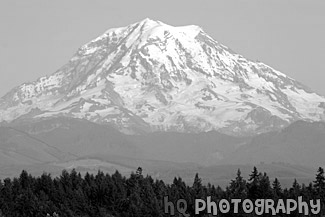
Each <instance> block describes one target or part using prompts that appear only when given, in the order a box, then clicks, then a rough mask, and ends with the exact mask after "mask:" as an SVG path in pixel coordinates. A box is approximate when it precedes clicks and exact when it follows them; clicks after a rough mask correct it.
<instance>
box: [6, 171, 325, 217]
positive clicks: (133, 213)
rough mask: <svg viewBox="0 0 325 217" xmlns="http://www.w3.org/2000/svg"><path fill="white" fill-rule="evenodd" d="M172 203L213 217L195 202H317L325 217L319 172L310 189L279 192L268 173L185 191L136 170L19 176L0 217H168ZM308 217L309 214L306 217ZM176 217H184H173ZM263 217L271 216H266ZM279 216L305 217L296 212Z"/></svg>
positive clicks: (10, 184)
mask: <svg viewBox="0 0 325 217" xmlns="http://www.w3.org/2000/svg"><path fill="white" fill-rule="evenodd" d="M166 196H168V200H169V201H171V202H174V203H175V204H176V202H177V201H178V200H179V199H183V200H185V201H187V203H188V207H187V213H188V214H189V216H212V215H211V214H207V213H206V212H201V213H200V214H199V215H195V209H194V207H195V205H194V200H195V199H196V198H202V199H205V198H206V197H208V196H211V198H212V199H213V200H214V201H220V200H221V199H229V200H230V199H232V198H238V199H245V198H249V199H251V200H252V201H254V200H257V199H264V198H265V199H273V200H274V201H277V200H279V199H287V198H291V199H297V198H298V197H301V196H302V197H303V199H304V201H309V200H314V199H320V201H321V212H320V213H319V214H318V215H315V216H324V213H325V210H324V202H325V176H324V169H323V168H321V167H320V168H319V169H318V171H317V172H316V175H315V180H314V181H313V182H311V183H310V184H309V185H305V184H299V183H298V182H297V180H294V181H293V183H292V186H291V187H290V188H282V187H281V183H280V182H279V180H278V179H277V178H275V179H274V180H270V178H269V177H268V175H267V174H266V173H262V172H259V171H258V170H257V168H256V167H254V168H253V169H252V172H251V174H250V175H249V178H248V179H247V180H245V179H244V178H243V177H242V174H241V172H240V170H238V171H237V176H236V177H234V179H233V180H230V181H229V185H228V186H227V187H226V188H225V189H222V188H221V187H219V186H214V185H211V184H209V183H208V184H203V183H202V180H201V178H200V177H199V174H196V175H195V177H193V183H192V184H190V185H187V184H186V183H185V182H184V181H183V180H182V178H181V177H175V178H174V180H173V182H172V183H165V182H163V181H162V180H157V179H156V180H154V179H153V178H152V177H151V176H149V175H146V176H145V175H143V174H142V169H141V168H139V169H138V170H137V171H135V172H134V173H132V174H130V176H129V177H125V176H122V175H121V174H120V173H119V172H118V171H116V172H115V173H113V174H107V173H106V174H105V173H103V172H101V171H98V172H97V173H96V174H89V173H86V174H85V175H81V174H80V173H78V172H77V171H76V170H72V171H70V172H68V171H66V170H64V171H62V173H61V175H60V176H58V177H52V176H51V174H47V173H43V174H42V175H41V176H38V177H34V176H32V175H30V174H28V172H27V171H22V172H21V174H20V175H19V177H17V178H6V179H4V180H0V217H79V216H80V217H88V216H89V217H92V216H94V217H164V216H172V215H171V214H170V213H166V212H165V211H166V210H165V204H164V198H165V197H166ZM308 215H309V216H312V214H311V213H309V214H308ZM174 216H182V214H180V213H175V215H174ZM218 216H256V214H255V213H251V214H246V213H244V212H243V211H242V210H240V209H239V212H238V213H236V214H234V213H232V211H230V212H229V213H225V214H222V213H218ZM261 216H272V215H271V214H270V213H269V214H267V213H265V214H263V215H261ZM277 216H304V214H300V213H298V211H295V212H292V213H291V214H290V215H288V214H282V213H280V214H277Z"/></svg>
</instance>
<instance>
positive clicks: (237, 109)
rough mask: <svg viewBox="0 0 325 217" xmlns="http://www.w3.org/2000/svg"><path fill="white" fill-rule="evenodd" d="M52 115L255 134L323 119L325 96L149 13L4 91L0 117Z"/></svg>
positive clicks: (121, 125)
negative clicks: (39, 75)
mask: <svg viewBox="0 0 325 217" xmlns="http://www.w3.org/2000/svg"><path fill="white" fill-rule="evenodd" d="M58 116H66V117H74V118H82V119H87V120H90V121H93V122H96V123H102V124H109V125H112V126H115V127H116V128H118V129H119V130H121V131H122V132H125V133H140V132H148V131H158V130H161V131H180V132H203V131H210V130H218V131H220V132H224V133H228V134H255V133H260V132H266V131H270V130H274V129H279V128H283V127H284V126H287V125H288V124H289V123H291V122H293V121H296V120H307V121H320V120H325V98H324V97H323V96H320V95H318V94H316V93H314V92H312V91H310V90H309V89H308V88H306V87H305V86H303V85H301V84H300V83H299V82H297V81H295V80H294V79H292V78H289V77H288V76H286V75H285V74H283V73H281V72H279V71H277V70H275V69H273V68H271V67H270V66H268V65H265V64H263V63H261V62H256V61H251V60H248V59H246V58H245V57H243V56H242V55H239V54H236V53H235V52H233V51H232V50H230V49H229V48H228V47H226V46H224V45H222V44H220V43H218V42H217V41H215V40H214V39H212V38H211V37H210V36H209V35H207V34H206V33H205V32H204V31H203V30H202V29H201V28H200V27H198V26H193V25H192V26H184V27H173V26H170V25H167V24H164V23H162V22H160V21H153V20H150V19H145V20H143V21H141V22H138V23H135V24H132V25H129V26H126V27H122V28H114V29H110V30H108V31H106V32H105V33H104V34H102V35H101V36H99V37H98V38H96V39H94V40H92V41H90V42H89V43H87V44H85V45H84V46H82V47H81V48H80V49H79V50H78V51H77V53H76V54H75V55H74V56H73V57H72V58H71V60H70V61H69V62H68V63H67V64H66V65H64V66H63V67H62V68H60V69H59V70H58V71H56V72H55V73H54V74H52V75H49V76H45V77H42V78H39V79H38V80H37V81H35V82H32V83H25V84H22V85H20V86H18V87H16V88H14V89H13V90H11V91H10V92H9V93H7V94H6V95H5V96H3V97H2V98H1V99H0V121H8V122H10V121H13V120H16V121H18V120H22V119H24V120H25V119H31V120H38V119H40V118H52V117H58Z"/></svg>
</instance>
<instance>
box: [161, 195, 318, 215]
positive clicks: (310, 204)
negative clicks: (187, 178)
mask: <svg viewBox="0 0 325 217" xmlns="http://www.w3.org/2000/svg"><path fill="white" fill-rule="evenodd" d="M188 208H189V207H188V203H187V201H186V200H184V199H179V200H177V202H176V203H173V202H171V201H169V198H168V196H165V197H164V209H165V213H166V214H170V215H171V216H174V215H178V214H181V215H183V216H184V217H190V214H189V213H188ZM320 210H321V201H320V199H316V200H310V201H303V198H302V197H301V196H300V197H298V200H294V199H285V200H283V199H278V200H277V201H275V200H272V199H257V200H254V201H252V200H250V199H244V200H242V199H231V200H226V199H222V200H219V201H213V200H212V199H211V197H210V196H209V197H207V198H206V200H203V199H195V207H194V211H195V214H196V215H198V214H202V213H207V214H211V215H213V216H217V215H218V214H219V213H229V212H231V213H234V214H238V213H240V212H241V213H246V214H250V213H255V214H256V215H263V214H265V213H266V214H271V215H274V216H275V215H277V214H288V215H289V214H292V213H293V212H298V213H300V214H303V215H306V216H308V215H310V214H314V215H317V214H319V213H320Z"/></svg>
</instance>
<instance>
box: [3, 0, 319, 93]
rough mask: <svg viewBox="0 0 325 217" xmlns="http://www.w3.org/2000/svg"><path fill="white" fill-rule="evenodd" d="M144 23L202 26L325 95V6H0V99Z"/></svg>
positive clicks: (251, 0) (78, 0)
mask: <svg viewBox="0 0 325 217" xmlns="http://www.w3.org/2000/svg"><path fill="white" fill-rule="evenodd" d="M146 17H149V18H151V19H154V20H160V21H162V22H165V23H167V24H170V25H176V26H177V25H187V24H196V25H199V26H201V27H202V28H203V29H204V30H205V32H207V33H208V34H210V35H211V36H212V37H213V38H214V39H216V40H217V41H219V42H221V43H223V44H224V45H226V46H228V47H230V48H231V49H232V50H234V51H236V52H237V53H240V54H243V55H244V56H246V57H248V58H250V59H253V60H259V61H262V62H264V63H266V64H269V65H271V66H272V67H274V68H276V69H278V70H280V71H282V72H284V73H285V74H287V75H289V76H291V77H293V78H295V79H297V80H299V81H301V82H302V83H304V84H306V85H307V86H310V87H311V88H312V89H314V90H316V91H318V92H319V93H321V94H323V95H325V60H324V57H325V54H324V51H325V1H324V0H312V1H311V0H304V1H301V0H238V1H234V0H196V1H189V0H161V1H155V0H130V1H125V0H124V1H123V0H114V1H113V0H53V1H49V0H0V95H1V96H2V95H3V94H5V93H6V92H7V91H9V90H10V89H11V88H13V87H15V86H17V85H19V84H21V83H23V82H26V81H33V80H35V79H37V78H38V77H40V76H43V75H48V74H51V73H53V72H54V71H56V70H57V69H58V68H59V67H61V66H62V65H63V64H65V63H67V62H68V60H69V58H70V57H71V56H72V55H73V54H74V53H75V52H76V51H77V49H78V48H79V47H80V46H81V45H83V44H84V43H86V42H88V41H90V40H92V39H93V38H95V37H96V36H98V35H100V34H102V33H103V32H104V31H105V30H107V29H109V28H112V27H119V26H126V25H128V24H131V23H135V22H138V21H140V20H142V19H144V18H146Z"/></svg>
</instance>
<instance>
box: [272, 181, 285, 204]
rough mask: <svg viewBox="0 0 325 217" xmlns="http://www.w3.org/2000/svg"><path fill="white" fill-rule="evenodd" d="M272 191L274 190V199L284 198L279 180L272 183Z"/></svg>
mask: <svg viewBox="0 0 325 217" xmlns="http://www.w3.org/2000/svg"><path fill="white" fill-rule="evenodd" d="M272 189H273V198H274V199H280V198H281V197H282V196H283V193H282V188H281V184H280V182H279V180H278V178H275V179H274V182H273V183H272Z"/></svg>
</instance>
